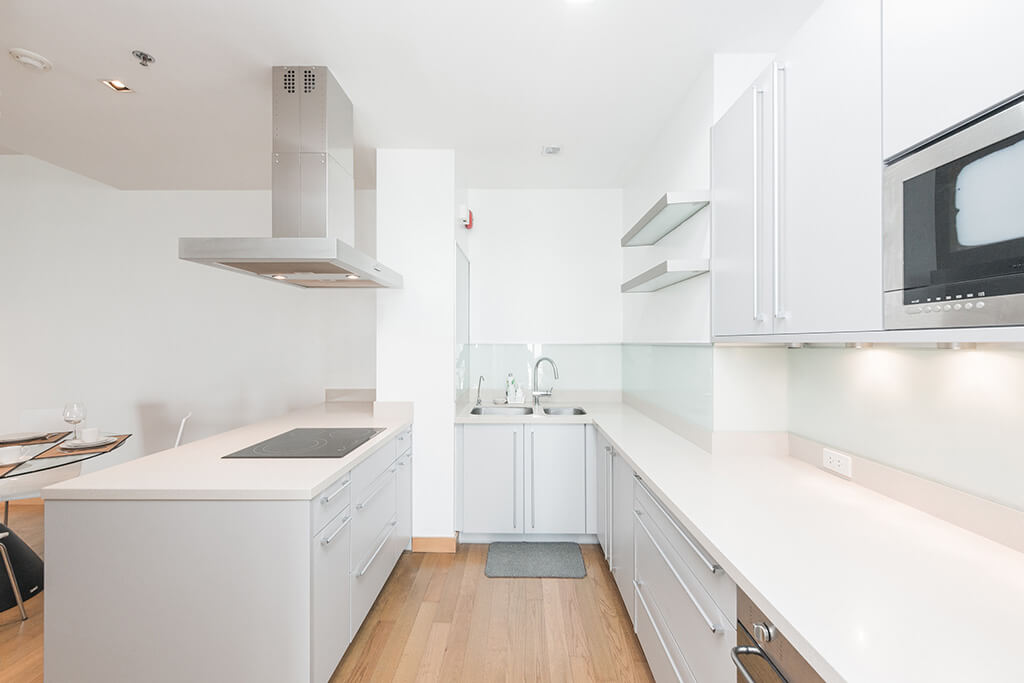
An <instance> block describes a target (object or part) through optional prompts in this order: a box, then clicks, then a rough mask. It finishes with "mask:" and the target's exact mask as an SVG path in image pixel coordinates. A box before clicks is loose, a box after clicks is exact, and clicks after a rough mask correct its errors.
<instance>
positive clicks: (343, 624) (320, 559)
mask: <svg viewBox="0 0 1024 683" xmlns="http://www.w3.org/2000/svg"><path fill="white" fill-rule="evenodd" d="M350 513H351V511H350V510H343V511H342V512H341V513H340V514H339V515H338V516H337V517H336V518H335V519H333V520H330V522H329V523H328V524H327V526H326V527H325V528H324V530H323V531H322V532H321V533H320V534H318V535H317V536H316V537H315V538H314V539H313V553H314V556H313V593H312V601H313V604H312V619H313V625H312V635H313V652H312V656H313V681H314V683H326V682H327V680H328V679H330V677H331V674H332V673H333V672H334V668H335V667H336V666H337V665H338V662H340V661H341V658H342V656H343V655H344V654H345V650H346V649H347V648H348V644H349V642H351V640H352V631H351V628H352V624H351V621H350V619H351V617H350V605H351V594H350V584H349V557H348V554H349V540H350V539H349V534H350V533H351V531H352V525H351V522H352V518H351V517H350Z"/></svg>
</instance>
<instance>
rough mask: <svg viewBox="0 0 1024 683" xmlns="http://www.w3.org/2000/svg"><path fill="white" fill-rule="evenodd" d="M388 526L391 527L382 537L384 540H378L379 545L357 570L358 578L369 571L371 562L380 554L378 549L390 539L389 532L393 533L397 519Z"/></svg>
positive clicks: (382, 547)
mask: <svg viewBox="0 0 1024 683" xmlns="http://www.w3.org/2000/svg"><path fill="white" fill-rule="evenodd" d="M389 526H390V527H391V529H390V530H389V531H388V533H387V535H386V536H385V537H384V540H383V541H381V542H380V545H379V546H377V549H376V550H374V551H373V555H370V559H368V560H367V561H366V564H364V565H363V568H362V569H361V570H360V571H359V573H358V574H356V578H359V577H361V576H362V575H363V574H365V573H366V572H368V571H370V565H371V564H373V561H374V560H376V559H377V556H378V555H380V551H381V550H383V549H384V546H385V545H387V542H388V540H390V539H391V534H393V533H395V527H396V526H398V520H397V519H396V520H395V521H393V522H391V523H390V524H389Z"/></svg>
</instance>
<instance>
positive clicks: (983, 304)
mask: <svg viewBox="0 0 1024 683" xmlns="http://www.w3.org/2000/svg"><path fill="white" fill-rule="evenodd" d="M974 307H975V308H977V309H982V308H985V302H984V301H979V302H978V303H976V304H974Z"/></svg>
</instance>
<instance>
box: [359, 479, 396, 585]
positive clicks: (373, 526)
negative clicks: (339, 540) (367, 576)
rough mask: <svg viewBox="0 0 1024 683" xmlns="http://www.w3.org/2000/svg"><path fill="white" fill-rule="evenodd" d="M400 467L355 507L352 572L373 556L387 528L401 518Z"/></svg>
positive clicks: (381, 480) (364, 495)
mask: <svg viewBox="0 0 1024 683" xmlns="http://www.w3.org/2000/svg"><path fill="white" fill-rule="evenodd" d="M397 471H398V466H397V465H394V466H392V468H391V469H390V470H387V471H386V472H384V474H382V475H381V476H380V477H379V478H378V479H377V481H376V482H374V483H373V485H372V486H370V487H369V489H367V490H366V491H365V492H364V493H363V496H362V497H361V498H355V499H353V504H352V570H353V571H358V570H359V569H360V568H361V566H362V563H364V562H365V561H366V559H367V558H368V557H369V556H370V554H371V553H372V552H373V551H374V548H375V547H376V543H377V541H379V539H380V536H381V534H382V533H383V532H384V531H385V527H386V526H388V524H390V523H391V522H393V521H395V520H396V519H397V518H398V517H397V514H398V474H397Z"/></svg>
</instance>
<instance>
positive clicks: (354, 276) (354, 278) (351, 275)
mask: <svg viewBox="0 0 1024 683" xmlns="http://www.w3.org/2000/svg"><path fill="white" fill-rule="evenodd" d="M345 279H346V280H358V279H359V276H358V275H356V274H355V273H349V274H348V275H346V276H345Z"/></svg>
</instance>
